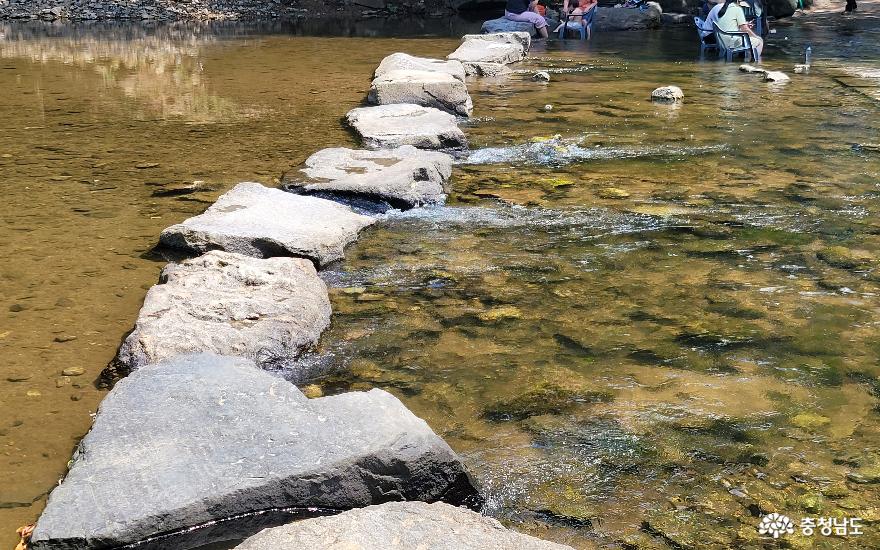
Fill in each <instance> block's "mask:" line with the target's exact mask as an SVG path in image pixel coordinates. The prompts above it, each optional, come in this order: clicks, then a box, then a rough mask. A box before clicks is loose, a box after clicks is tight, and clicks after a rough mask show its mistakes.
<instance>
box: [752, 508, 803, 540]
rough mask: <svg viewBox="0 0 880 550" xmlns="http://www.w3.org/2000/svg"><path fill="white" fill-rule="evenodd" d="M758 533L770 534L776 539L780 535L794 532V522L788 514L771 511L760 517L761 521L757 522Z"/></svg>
mask: <svg viewBox="0 0 880 550" xmlns="http://www.w3.org/2000/svg"><path fill="white" fill-rule="evenodd" d="M758 533H760V534H762V535H772V536H773V538H774V539H778V538H779V536H780V535H785V534H789V535H790V534H792V533H794V523H792V521H791V519H789V517H788V516H783V515H781V514H777V513H776V512H773V513H772V514H767V515H766V516H764V517H763V518H761V523H760V524H758Z"/></svg>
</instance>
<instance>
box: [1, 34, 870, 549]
mask: <svg viewBox="0 0 880 550" xmlns="http://www.w3.org/2000/svg"><path fill="white" fill-rule="evenodd" d="M843 24H846V25H851V26H852V27H851V28H840V27H839V26H838V25H842V24H838V23H836V22H835V23H833V24H828V23H827V22H823V21H819V22H818V23H814V22H812V21H807V22H806V23H803V22H801V23H798V24H796V25H794V26H786V27H780V28H779V32H778V33H777V34H776V35H773V38H772V39H771V44H770V46H769V47H768V51H767V52H766V60H765V64H766V65H768V66H769V67H770V68H780V69H783V70H786V71H789V72H790V69H791V66H792V65H793V64H794V63H795V62H797V61H798V60H799V56H800V55H801V53H800V52H801V51H802V48H803V46H804V44H805V43H806V42H807V41H809V42H811V43H812V44H813V49H814V52H815V53H814V56H815V57H816V58H818V59H817V62H816V66H815V67H814V69H813V71H812V72H811V74H809V75H793V76H794V78H793V80H792V81H791V82H790V83H788V84H786V85H781V86H780V85H768V84H766V83H764V82H762V81H761V80H760V79H759V78H757V77H756V76H753V75H747V74H744V73H740V72H739V71H738V70H737V66H736V64H724V63H719V62H715V61H714V60H711V61H700V60H698V59H697V56H696V52H695V49H694V47H693V44H692V37H691V30H690V29H673V30H667V31H662V32H652V33H644V34H642V33H635V34H629V33H622V34H597V35H596V36H595V39H594V40H593V41H592V42H591V43H589V44H584V43H581V42H578V41H568V42H566V43H565V44H559V43H550V44H549V45H547V46H544V45H539V46H537V47H536V48H535V49H534V51H533V55H532V58H531V59H530V60H529V61H528V62H527V63H525V64H524V65H523V66H522V67H519V68H521V69H522V70H523V72H522V73H521V74H515V75H514V76H513V77H510V78H508V79H484V80H479V81H474V82H472V83H470V84H469V87H470V90H471V93H472V95H473V97H474V103H475V117H474V119H473V120H471V121H469V122H467V123H466V126H467V132H468V134H469V137H470V141H471V153H470V154H469V155H467V156H464V157H462V158H460V159H459V160H458V164H457V166H456V170H455V172H454V176H453V181H452V192H451V195H450V198H449V204H448V206H447V207H445V208H433V209H425V210H414V211H410V212H405V213H391V214H389V215H388V216H387V218H386V219H385V220H384V221H383V223H381V224H379V225H377V226H375V227H374V228H372V229H370V230H369V231H367V232H365V233H364V234H363V237H362V239H361V240H360V241H359V242H358V243H357V244H355V245H354V246H352V247H351V248H350V249H349V251H348V257H347V260H346V261H345V262H344V263H342V264H339V265H337V266H334V267H333V268H331V269H330V270H328V271H326V272H325V273H324V277H325V279H326V280H327V281H328V282H329V283H330V284H331V285H332V287H333V289H332V297H333V305H334V310H335V315H334V324H333V327H332V328H331V330H330V331H329V332H328V333H327V334H326V335H325V338H324V339H323V341H322V345H321V348H320V349H319V350H317V352H316V353H315V354H312V355H310V356H308V357H306V358H304V360H305V361H314V362H321V363H327V364H329V365H330V366H332V367H337V368H338V370H339V371H340V374H338V375H334V376H332V377H328V378H326V379H322V380H318V381H316V385H317V386H319V387H320V389H321V390H322V391H323V392H324V393H335V392H340V391H346V390H352V389H354V390H356V389H367V388H372V387H382V388H385V389H387V390H389V391H391V392H392V393H394V394H395V395H397V396H398V397H400V398H401V399H402V400H403V401H404V403H405V404H406V405H407V406H408V407H410V408H411V409H412V410H413V412H415V413H416V414H417V415H419V416H421V417H422V418H424V419H425V420H426V421H427V422H428V423H429V424H430V425H431V427H432V428H433V429H434V430H435V431H436V432H437V433H438V434H440V435H441V436H443V437H444V438H445V439H446V440H447V441H448V442H449V443H450V445H451V446H452V447H453V448H454V449H456V450H457V451H458V452H459V453H461V454H462V456H463V457H464V459H465V460H466V461H467V463H468V465H469V467H470V468H471V469H472V471H473V472H474V474H475V477H476V478H477V479H478V480H479V482H480V483H481V484H482V486H483V488H484V490H485V492H486V494H487V497H488V500H489V504H488V508H487V512H488V513H490V514H492V515H494V516H496V517H498V518H499V519H501V520H502V521H504V522H505V523H507V524H509V525H512V526H514V527H515V528H517V529H519V530H523V531H526V532H530V533H533V534H536V535H538V536H542V537H545V538H550V539H554V540H557V541H560V542H565V543H567V544H571V545H572V546H575V547H578V548H590V547H594V546H608V547H615V546H618V547H619V546H622V545H630V546H629V547H636V548H665V547H689V548H690V547H695V548H696V547H728V546H749V545H756V544H758V541H759V539H758V534H757V532H756V530H755V526H756V524H757V521H758V520H757V518H758V517H759V516H760V515H761V513H764V512H766V511H771V510H772V511H778V512H783V513H787V514H788V515H790V516H792V517H795V518H801V517H807V516H811V517H818V516H834V517H843V516H850V517H852V516H858V517H861V518H864V521H863V524H864V525H866V528H865V531H866V534H865V535H863V536H862V537H861V538H858V537H851V538H849V539H847V542H846V544H847V545H848V546H849V547H864V548H871V547H877V546H880V532H878V529H880V523H878V522H880V510H878V508H877V502H878V496H880V491H878V485H877V483H878V482H880V451H878V443H880V426H878V423H877V420H878V397H880V379H878V376H880V368H878V366H877V365H878V357H880V346H878V343H877V342H878V326H877V325H878V323H880V312H878V306H880V299H878V296H877V292H878V290H880V288H878V287H880V277H878V271H877V267H878V263H877V260H878V256H877V253H878V250H880V240H878V239H880V237H878V235H880V222H878V218H877V213H878V209H880V195H878V177H880V116H878V113H880V104H878V100H880V78H878V76H877V75H878V74H880V64H878V62H877V59H878V54H880V47H878V43H880V40H878V38H880V34H878V32H877V31H876V30H874V29H876V26H874V27H872V26H869V25H861V24H859V23H858V22H850V23H843ZM445 29H446V31H443V32H447V31H448V32H449V33H454V34H456V35H457V34H461V32H464V31H465V30H466V29H467V24H464V23H461V24H452V25H449V26H448V27H445ZM430 32H437V31H436V29H434V30H430ZM841 33H842V34H841ZM356 34H368V33H356ZM0 35H2V37H3V38H2V40H0V89H2V90H3V91H4V93H3V98H2V100H0V128H2V132H0V182H2V183H0V185H2V186H3V190H4V194H5V200H4V202H3V205H2V207H0V209H2V214H3V215H2V223H3V235H4V239H3V245H2V246H0V295H2V296H3V300H4V301H3V311H2V313H0V316H2V319H3V323H2V325H0V347H2V350H3V352H4V358H5V360H4V362H3V367H2V369H3V371H2V378H0V408H2V411H0V449H2V455H0V479H2V489H0V545H6V546H9V545H11V544H10V543H12V542H13V538H12V536H11V533H12V531H13V530H14V528H15V527H16V526H18V525H19V524H23V523H26V522H29V521H33V519H34V518H36V516H37V515H38V514H39V511H40V509H41V507H42V505H43V503H44V498H45V495H46V494H47V492H48V491H49V490H50V489H51V488H52V486H53V484H54V483H55V482H56V481H57V479H58V478H59V477H60V476H61V475H63V473H64V469H65V464H66V461H67V460H68V458H69V456H70V453H71V450H72V448H73V446H74V445H75V444H76V442H77V441H78V439H79V438H80V437H81V436H82V435H83V433H84V432H85V431H86V430H87V429H88V426H89V424H90V421H91V419H90V416H89V414H90V413H91V412H93V411H94V410H95V408H96V405H97V403H98V402H99V400H100V399H101V397H102V396H103V392H102V391H100V390H97V389H96V388H95V386H94V385H93V382H94V380H95V379H96V377H97V376H98V374H99V372H100V371H101V369H102V368H103V367H104V366H105V365H106V364H107V362H108V361H109V360H110V359H111V358H112V356H113V355H114V353H115V350H116V346H117V345H118V343H119V341H120V339H121V338H122V337H123V336H124V334H125V333H126V332H127V331H128V330H129V329H130V328H131V325H132V323H133V321H134V319H135V317H136V314H137V310H138V308H139V307H140V303H141V301H142V299H143V295H144V293H145V289H146V288H148V287H149V286H150V285H151V284H153V283H154V282H155V280H156V278H157V275H158V270H159V269H160V268H161V266H162V265H163V264H162V263H161V262H160V261H158V260H157V259H155V258H153V256H152V255H150V254H149V252H150V249H151V248H152V246H153V245H154V244H155V242H156V239H157V236H158V234H159V232H160V231H161V229H162V228H164V227H165V226H167V225H170V224H172V223H175V222H178V221H180V220H182V219H184V218H186V217H188V216H190V215H193V214H195V213H198V212H200V211H201V210H203V209H204V208H205V207H206V206H207V205H208V204H210V203H211V202H212V201H213V200H214V199H215V198H216V196H217V195H218V194H219V193H221V192H223V191H224V190H226V189H228V188H229V187H231V186H232V185H233V184H234V183H236V182H238V181H242V180H249V179H250V180H256V181H261V182H263V183H265V184H269V185H271V184H274V183H277V181H278V177H279V176H280V175H281V173H282V172H283V171H284V170H287V169H289V168H290V167H293V166H296V165H297V164H299V163H300V162H302V161H303V160H304V159H305V158H306V157H307V156H308V155H309V154H311V153H312V152H314V151H316V150H318V149H320V148H322V147H327V146H334V145H354V140H353V138H352V136H351V134H350V133H349V132H348V131H347V130H345V129H344V128H343V127H342V125H341V123H340V117H341V116H342V115H344V113H345V112H346V111H347V110H348V109H350V108H351V107H354V106H356V105H358V104H360V103H361V101H362V100H363V98H364V96H365V93H366V90H367V88H368V86H369V77H370V74H371V72H372V70H373V68H374V67H375V66H376V64H377V63H378V61H379V60H380V59H381V58H382V57H383V56H384V55H386V54H388V53H390V52H393V51H407V52H409V53H413V54H418V55H432V56H442V55H444V54H445V53H447V52H449V51H451V50H452V49H453V48H454V47H455V44H456V40H455V39H453V38H436V37H434V38H420V39H415V38H413V39H387V38H367V37H351V38H310V37H302V36H292V35H291V32H290V29H285V28H278V29H268V30H266V29H263V30H257V29H247V28H241V27H222V28H209V27H200V28H188V27H173V28H164V29H159V30H156V29H143V28H136V27H109V28H101V29H70V28H53V29H52V30H51V32H47V30H46V28H43V27H30V26H24V27H23V26H14V25H7V26H3V27H2V28H0ZM840 36H843V37H844V38H843V39H841V38H840ZM537 69H547V70H549V71H550V72H551V75H552V80H551V82H550V83H547V84H545V83H535V82H532V81H531V79H530V75H531V73H532V72H534V70H537ZM664 84H675V85H678V86H680V87H682V88H683V89H684V90H685V94H686V100H685V102H684V103H683V104H682V105H676V106H668V105H655V104H652V103H650V101H646V98H647V97H649V95H650V91H651V90H652V89H653V88H655V87H656V86H658V85H664ZM548 104H549V105H551V106H552V108H551V109H549V110H547V109H545V105H548ZM71 367H77V368H80V369H82V370H83V371H84V374H81V375H75V376H63V375H62V371H63V370H64V369H66V368H71ZM68 373H69V374H75V373H71V372H70V371H68ZM311 390H312V391H315V390H316V388H311ZM814 541H816V542H817V544H821V545H826V546H828V547H835V546H836V545H840V544H841V543H842V539H840V538H837V539H835V538H834V537H831V538H817V539H814ZM808 542H809V539H805V538H802V539H801V541H800V542H796V543H795V544H806V543H808ZM676 545H677V546H676Z"/></svg>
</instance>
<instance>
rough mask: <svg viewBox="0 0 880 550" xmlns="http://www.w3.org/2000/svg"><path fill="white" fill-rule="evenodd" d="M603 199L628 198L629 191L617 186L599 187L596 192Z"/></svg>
mask: <svg viewBox="0 0 880 550" xmlns="http://www.w3.org/2000/svg"><path fill="white" fill-rule="evenodd" d="M596 194H597V195H598V196H599V198H601V199H626V198H629V196H630V195H629V192H628V191H624V190H623V189H619V188H617V187H605V188H603V189H599V191H598V192H597V193H596Z"/></svg>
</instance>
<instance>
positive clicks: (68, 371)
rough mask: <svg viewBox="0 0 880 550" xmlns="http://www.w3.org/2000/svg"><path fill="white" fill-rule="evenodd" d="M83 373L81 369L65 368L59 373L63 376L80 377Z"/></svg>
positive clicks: (83, 370) (84, 371) (84, 370)
mask: <svg viewBox="0 0 880 550" xmlns="http://www.w3.org/2000/svg"><path fill="white" fill-rule="evenodd" d="M85 373H86V369H84V368H83V367H67V368H66V369H64V370H62V371H61V374H62V375H64V376H82V375H83V374H85Z"/></svg>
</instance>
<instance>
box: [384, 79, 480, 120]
mask: <svg viewBox="0 0 880 550" xmlns="http://www.w3.org/2000/svg"><path fill="white" fill-rule="evenodd" d="M367 99H368V100H369V102H370V103H372V104H374V105H392V104H395V103H412V104H415V105H422V106H424V107H435V108H437V109H441V110H443V111H446V112H449V113H452V114H457V115H462V116H470V115H471V112H472V111H473V109H474V104H473V102H472V101H471V96H470V95H469V94H468V91H467V87H466V86H465V84H464V82H463V81H461V80H459V79H458V78H456V77H454V76H452V75H451V74H449V73H445V72H438V71H424V70H416V69H395V70H390V71H387V72H384V73H382V74H381V75H378V76H376V78H374V79H373V83H372V84H371V85H370V93H369V95H368V97H367Z"/></svg>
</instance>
